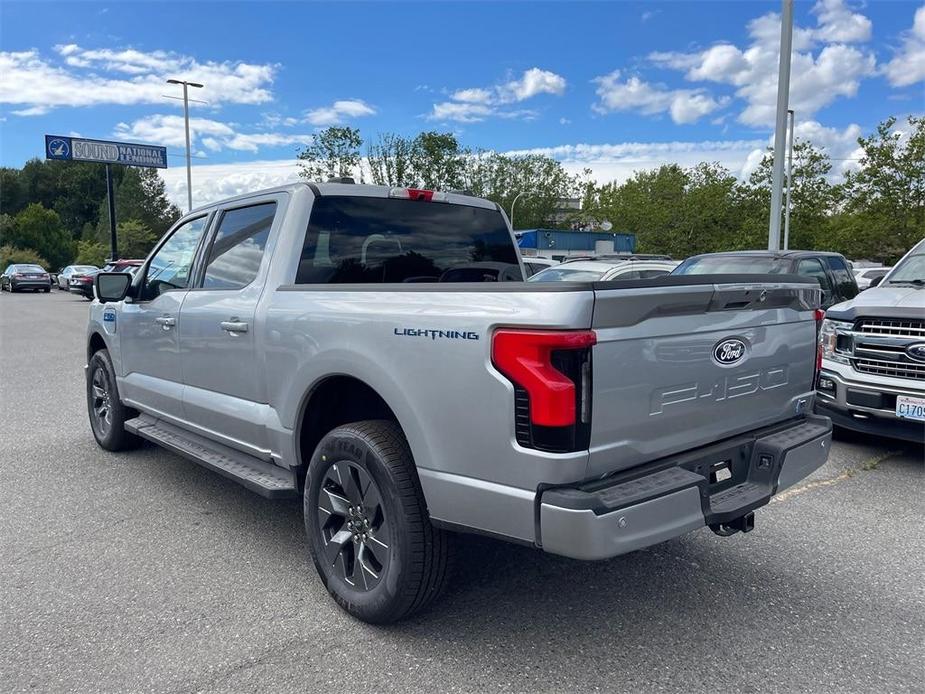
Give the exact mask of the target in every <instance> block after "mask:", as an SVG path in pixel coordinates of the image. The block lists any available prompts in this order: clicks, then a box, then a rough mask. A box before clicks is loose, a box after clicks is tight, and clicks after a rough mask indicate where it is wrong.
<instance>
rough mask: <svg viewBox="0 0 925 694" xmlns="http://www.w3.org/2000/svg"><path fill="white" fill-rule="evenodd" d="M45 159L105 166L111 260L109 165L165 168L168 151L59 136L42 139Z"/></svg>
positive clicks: (114, 250) (112, 203)
mask: <svg viewBox="0 0 925 694" xmlns="http://www.w3.org/2000/svg"><path fill="white" fill-rule="evenodd" d="M45 158H46V159H58V160H63V161H88V162H96V163H99V164H105V165H106V197H107V198H108V200H109V250H110V258H111V259H112V260H116V259H118V257H119V253H118V251H119V247H118V242H117V239H116V200H115V197H114V196H113V192H112V166H111V165H112V164H123V165H125V166H144V167H148V168H156V169H166V168H167V148H166V147H158V146H156V145H136V144H132V143H130V142H111V141H109V140H87V139H84V138H82V137H65V136H62V135H46V136H45Z"/></svg>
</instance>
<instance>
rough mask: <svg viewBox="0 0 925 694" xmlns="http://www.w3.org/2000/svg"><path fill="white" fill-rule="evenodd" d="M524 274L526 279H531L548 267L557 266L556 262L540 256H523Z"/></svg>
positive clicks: (557, 262)
mask: <svg viewBox="0 0 925 694" xmlns="http://www.w3.org/2000/svg"><path fill="white" fill-rule="evenodd" d="M523 262H524V274H525V275H526V276H527V277H532V276H533V275H535V274H536V273H538V272H540V271H542V270H545V269H546V268H548V267H552V266H553V265H558V264H559V261H558V260H553V259H552V258H541V257H540V256H535V255H531V256H524V258H523Z"/></svg>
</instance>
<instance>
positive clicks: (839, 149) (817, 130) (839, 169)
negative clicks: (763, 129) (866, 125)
mask: <svg viewBox="0 0 925 694" xmlns="http://www.w3.org/2000/svg"><path fill="white" fill-rule="evenodd" d="M862 134H863V131H862V130H861V126H860V125H857V124H854V123H852V124H851V125H848V126H846V127H844V128H841V129H839V128H832V127H828V126H825V125H822V124H821V123H819V122H818V121H815V120H808V121H799V120H798V121H797V122H796V125H795V126H794V129H793V135H794V138H796V140H797V141H799V140H805V141H807V142H810V143H812V145H813V146H814V147H818V148H820V149H822V150H823V151H825V152H826V154H828V155H829V157H830V159H831V160H832V173H831V179H832V181H833V182H835V181H838V180H840V179H841V178H842V176H844V174H845V172H847V171H848V170H849V169H856V168H858V166H860V164H859V163H858V160H859V159H860V158H861V155H862V154H863V150H862V149H861V147H860V145H858V138H859V137H860V136H861V135H862ZM773 144H774V136H773V135H771V136H769V137H768V139H767V140H766V141H765V142H764V143H762V145H761V146H759V147H756V148H755V149H753V150H752V151H751V152H749V155H748V158H747V160H746V162H745V164H744V166H743V167H742V171H741V174H740V175H741V177H742V178H748V176H749V175H750V174H751V173H752V171H754V170H755V169H757V168H758V165H759V164H760V163H761V160H762V159H763V158H764V157H765V156H766V154H767V151H768V149H767V148H768V147H770V146H773Z"/></svg>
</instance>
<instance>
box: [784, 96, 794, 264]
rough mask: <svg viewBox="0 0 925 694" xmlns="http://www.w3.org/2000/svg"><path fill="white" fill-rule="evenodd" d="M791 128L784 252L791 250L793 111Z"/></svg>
mask: <svg viewBox="0 0 925 694" xmlns="http://www.w3.org/2000/svg"><path fill="white" fill-rule="evenodd" d="M787 115H788V116H789V117H790V128H789V129H788V135H787V140H788V142H787V201H786V202H785V203H784V205H785V207H784V250H785V251H786V250H789V249H790V190H791V188H793V122H794V113H793V109H792V108H791V109H787Z"/></svg>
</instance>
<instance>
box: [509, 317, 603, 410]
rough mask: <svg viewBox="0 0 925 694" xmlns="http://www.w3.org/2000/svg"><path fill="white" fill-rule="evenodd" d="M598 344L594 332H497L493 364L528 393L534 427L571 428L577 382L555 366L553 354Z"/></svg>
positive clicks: (575, 407)
mask: <svg viewBox="0 0 925 694" xmlns="http://www.w3.org/2000/svg"><path fill="white" fill-rule="evenodd" d="M596 342H597V335H595V333H594V331H593V330H572V331H546V330H508V329H505V330H498V331H497V332H495V334H494V337H493V338H492V343H491V361H492V363H493V364H494V365H495V368H497V369H498V371H500V372H501V373H503V374H504V375H505V376H507V377H508V378H509V379H511V381H513V382H514V383H515V384H516V385H518V386H520V387H521V388H523V389H524V390H525V391H527V395H528V396H529V402H530V422H531V423H532V424H536V425H539V426H546V427H564V426H571V425H573V424H575V423H576V411H577V405H576V397H575V393H576V391H575V388H576V382H575V380H574V379H573V378H569V377H568V376H567V375H566V374H564V373H563V372H562V371H560V370H559V369H557V368H556V367H555V366H554V365H553V354H554V353H555V352H562V351H570V350H585V349H588V348H589V347H591V346H592V345H594V344H595V343H596Z"/></svg>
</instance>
